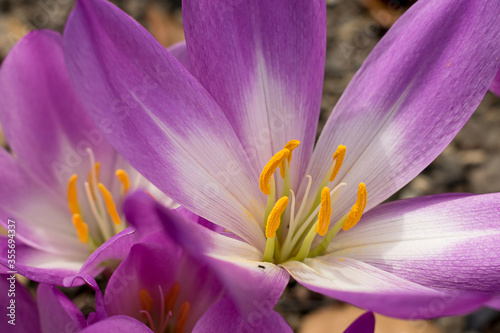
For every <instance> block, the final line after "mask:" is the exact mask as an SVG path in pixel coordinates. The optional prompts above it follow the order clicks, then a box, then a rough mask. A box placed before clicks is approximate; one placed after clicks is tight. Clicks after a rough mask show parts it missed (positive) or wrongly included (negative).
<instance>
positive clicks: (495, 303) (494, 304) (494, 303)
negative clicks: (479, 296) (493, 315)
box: [486, 297, 500, 311]
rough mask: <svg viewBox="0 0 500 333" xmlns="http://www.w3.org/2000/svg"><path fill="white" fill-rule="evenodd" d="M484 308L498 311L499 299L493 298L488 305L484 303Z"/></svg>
mask: <svg viewBox="0 0 500 333" xmlns="http://www.w3.org/2000/svg"><path fill="white" fill-rule="evenodd" d="M486 306H489V307H490V308H493V309H496V310H499V311H500V297H495V298H494V299H492V300H490V301H489V302H488V303H486Z"/></svg>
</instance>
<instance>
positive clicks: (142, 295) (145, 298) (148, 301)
mask: <svg viewBox="0 0 500 333" xmlns="http://www.w3.org/2000/svg"><path fill="white" fill-rule="evenodd" d="M139 300H140V301H141V307H142V309H143V310H144V311H147V312H149V311H151V308H152V307H153V303H154V300H153V297H151V294H150V293H149V291H147V290H146V289H141V290H139Z"/></svg>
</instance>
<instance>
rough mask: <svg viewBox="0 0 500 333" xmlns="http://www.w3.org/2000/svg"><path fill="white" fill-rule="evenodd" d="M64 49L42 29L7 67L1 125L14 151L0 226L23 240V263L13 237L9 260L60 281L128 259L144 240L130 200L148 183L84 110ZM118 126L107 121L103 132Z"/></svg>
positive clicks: (4, 164) (1, 162)
mask: <svg viewBox="0 0 500 333" xmlns="http://www.w3.org/2000/svg"><path fill="white" fill-rule="evenodd" d="M61 44H62V37H61V36H60V35H59V34H57V33H55V32H51V31H37V32H32V33H30V34H28V35H27V36H26V37H25V38H24V39H22V40H21V41H20V42H19V43H18V44H17V45H16V46H15V47H14V49H13V50H12V51H11V52H10V54H9V55H8V56H7V58H6V59H5V61H4V63H3V64H2V68H1V70H0V99H1V100H2V103H1V105H0V123H1V124H2V127H3V131H4V134H5V137H6V139H7V142H8V144H9V146H10V148H11V151H12V154H9V153H8V152H7V151H5V150H4V149H0V170H1V171H0V184H1V185H0V221H1V223H2V225H3V227H5V228H6V229H7V228H8V229H9V230H11V231H13V233H14V232H15V240H16V242H17V247H16V258H15V264H14V265H13V266H14V267H10V263H12V262H8V261H7V259H12V257H11V258H7V248H6V247H7V246H8V243H7V241H2V242H1V247H2V253H5V255H4V256H2V257H1V259H0V262H1V263H2V264H4V265H5V266H7V268H8V269H9V270H17V271H18V272H19V273H21V274H23V275H25V276H27V277H29V278H30V279H33V280H36V281H40V282H47V283H53V284H62V283H63V280H64V279H65V278H68V280H67V281H66V282H67V283H71V280H72V278H71V277H72V276H74V275H75V274H76V273H77V272H79V271H80V270H82V273H83V272H86V273H89V274H93V275H95V274H98V273H99V272H100V271H102V270H103V268H104V267H105V265H101V266H99V267H98V264H99V263H102V262H103V261H105V260H108V259H119V258H123V257H124V256H126V254H127V251H128V249H129V248H130V244H131V243H132V242H133V238H134V236H133V235H132V233H133V231H132V230H131V229H126V227H127V222H126V220H125V219H124V218H123V212H122V208H121V207H122V204H123V198H124V196H125V195H126V194H127V193H128V192H129V191H132V190H134V189H136V188H138V187H141V186H148V183H147V182H146V181H145V180H144V178H142V177H141V176H140V175H139V174H138V173H137V172H136V171H135V170H134V169H133V168H131V167H130V165H129V164H128V163H127V162H125V160H123V159H122V158H121V157H120V156H119V155H118V153H117V152H116V151H115V150H114V149H113V148H112V147H111V145H110V144H109V143H108V142H107V141H106V140H105V139H104V136H103V134H102V132H101V131H100V130H99V129H98V128H97V126H96V125H94V123H93V122H92V120H91V119H90V118H89V117H88V115H87V114H86V112H85V111H84V109H83V106H82V104H81V103H80V101H79V99H78V98H77V96H76V94H75V92H74V90H73V88H72V84H71V81H70V78H69V75H68V73H67V71H66V67H65V63H64V58H63V53H62V48H61ZM110 122H111V121H110V120H102V122H101V125H105V126H106V129H104V128H102V130H104V131H110V130H111V127H110ZM110 239H111V241H110V242H106V241H108V240H110ZM103 244H105V245H104V246H101V245H103ZM89 256H90V258H89ZM87 259H88V260H87Z"/></svg>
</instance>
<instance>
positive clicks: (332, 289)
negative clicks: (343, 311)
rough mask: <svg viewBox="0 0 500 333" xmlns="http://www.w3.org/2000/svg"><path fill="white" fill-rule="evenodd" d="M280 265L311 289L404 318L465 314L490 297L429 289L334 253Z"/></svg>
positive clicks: (362, 306) (372, 309)
mask: <svg viewBox="0 0 500 333" xmlns="http://www.w3.org/2000/svg"><path fill="white" fill-rule="evenodd" d="M283 267H285V268H286V269H287V270H288V272H289V273H290V274H291V275H292V276H293V278H294V279H296V280H297V281H298V282H299V283H301V284H302V285H304V286H305V287H307V288H309V289H310V290H312V291H314V292H317V293H321V294H324V295H327V296H329V297H332V298H336V299H338V300H341V301H344V302H347V303H351V304H353V305H355V306H357V307H360V308H363V309H366V310H370V311H373V312H377V313H380V314H383V315H386V316H391V317H397V318H402V319H407V320H414V319H427V318H436V317H442V316H450V315H458V314H464V313H467V312H471V311H473V310H475V309H477V308H479V307H481V306H482V305H483V304H484V303H485V302H486V301H488V300H489V299H490V297H489V296H488V295H484V294H479V293H471V292H466V291H459V290H452V291H439V290H435V289H431V288H428V287H425V286H422V285H420V284H417V283H414V282H411V281H408V280H405V279H403V278H400V277H398V276H397V275H394V274H392V273H389V272H387V271H384V270H382V269H379V268H377V267H374V266H371V265H369V264H367V263H364V262H362V261H359V260H355V259H351V258H345V257H341V256H335V255H328V256H321V257H317V258H312V259H306V260H305V261H304V262H298V261H288V262H286V263H284V264H283Z"/></svg>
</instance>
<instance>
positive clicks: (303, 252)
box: [259, 140, 368, 264]
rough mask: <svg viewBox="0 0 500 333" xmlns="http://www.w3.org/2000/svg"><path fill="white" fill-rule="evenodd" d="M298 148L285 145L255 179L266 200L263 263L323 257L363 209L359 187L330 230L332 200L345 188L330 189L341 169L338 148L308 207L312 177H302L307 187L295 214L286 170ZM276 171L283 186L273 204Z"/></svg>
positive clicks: (364, 194) (295, 143) (341, 152)
mask: <svg viewBox="0 0 500 333" xmlns="http://www.w3.org/2000/svg"><path fill="white" fill-rule="evenodd" d="M299 145H300V142H299V141H297V140H292V141H290V142H288V143H287V144H286V145H285V147H284V148H283V149H282V150H280V151H279V152H277V153H276V154H275V155H274V156H273V157H272V158H271V160H270V161H269V162H268V163H267V164H266V166H265V167H264V169H263V171H262V173H261V175H260V179H259V187H260V189H261V191H262V192H263V193H264V194H266V195H267V196H268V197H267V205H266V212H265V223H264V227H265V234H266V238H267V242H266V249H265V252H264V261H268V262H274V263H276V264H278V263H281V262H285V261H287V260H298V261H303V260H304V259H305V258H307V257H315V256H318V255H321V254H323V253H324V252H325V251H326V249H327V247H328V245H329V244H330V242H331V240H332V239H333V237H334V236H335V235H336V234H337V233H338V232H339V231H340V229H341V228H342V229H343V230H344V231H347V230H349V229H350V228H352V227H354V226H355V225H356V224H357V223H358V221H359V220H360V219H361V215H362V214H363V212H364V210H365V208H366V202H367V196H368V194H367V191H366V186H365V184H364V183H360V184H359V186H358V193H357V199H356V202H355V204H354V205H353V206H352V208H351V210H350V211H349V212H348V213H347V214H345V215H344V216H343V217H342V218H340V219H339V220H338V221H335V223H334V224H333V226H332V227H331V228H330V222H331V216H332V197H333V195H334V194H335V193H337V192H338V190H339V189H340V188H341V187H342V186H345V185H346V184H345V183H340V184H338V185H337V186H335V187H333V186H332V183H333V182H334V180H335V178H336V176H337V175H338V173H339V171H340V168H341V167H342V163H343V161H344V157H345V154H346V150H347V149H346V147H345V146H343V145H340V146H339V147H338V148H337V150H336V152H335V153H334V154H333V161H332V164H331V166H330V168H329V170H328V172H327V173H326V175H325V176H324V177H323V179H322V181H321V183H320V186H319V190H318V192H317V193H316V196H315V197H314V201H313V202H312V204H311V203H310V202H308V201H309V200H308V199H309V196H310V193H309V192H310V189H311V184H312V177H311V176H310V175H307V176H306V178H307V181H308V183H307V187H306V190H305V193H304V196H303V198H302V202H301V204H300V206H299V207H298V210H297V211H296V206H297V205H296V200H295V193H294V192H293V190H292V189H290V170H289V167H290V163H291V161H292V152H293V150H294V149H295V148H297V147H298V146H299ZM278 168H279V169H280V175H281V177H282V178H283V182H282V188H281V191H279V193H280V198H279V199H278V200H276V193H277V192H278V191H277V186H276V182H275V178H274V173H275V171H276V170H277V169H278ZM330 187H333V189H330ZM311 198H312V197H311ZM306 206H309V209H306V208H307V207H306ZM283 220H285V221H288V223H287V224H286V225H285V226H286V228H284V227H283V223H282V221H283ZM318 236H319V238H318V239H317V241H316V242H315V246H314V247H313V243H314V240H315V239H316V238H317V237H318Z"/></svg>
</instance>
